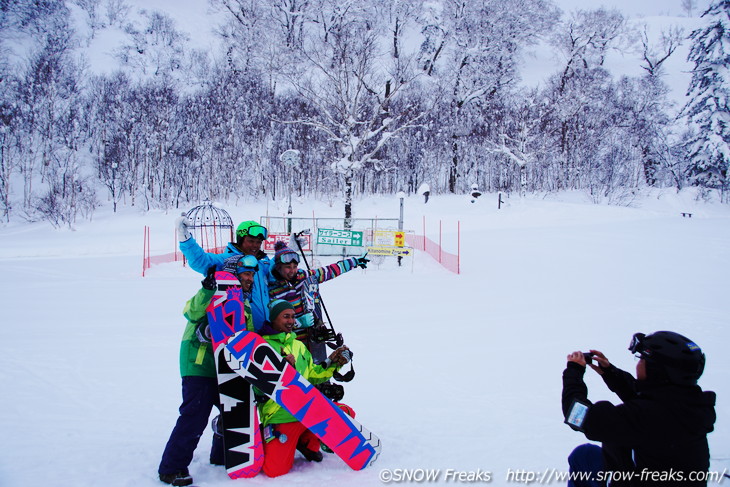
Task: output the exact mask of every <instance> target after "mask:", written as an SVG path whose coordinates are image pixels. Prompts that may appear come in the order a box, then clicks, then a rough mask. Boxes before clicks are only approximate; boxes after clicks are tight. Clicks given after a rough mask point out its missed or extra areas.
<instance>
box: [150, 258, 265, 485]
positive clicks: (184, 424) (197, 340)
mask: <svg viewBox="0 0 730 487" xmlns="http://www.w3.org/2000/svg"><path fill="white" fill-rule="evenodd" d="M223 270H224V271H228V272H231V273H233V274H235V275H236V276H238V280H239V281H240V283H241V290H242V291H243V297H244V313H245V315H246V328H247V329H248V330H250V331H253V320H252V315H251V307H250V304H249V295H250V292H251V286H252V285H253V280H254V274H255V273H256V271H257V270H258V261H257V259H256V258H255V257H254V256H251V255H248V256H244V255H235V256H233V257H230V258H228V259H226V261H225V263H224V266H223ZM215 271H216V268H215V267H214V266H212V267H210V268H209V269H208V272H207V274H206V277H205V279H203V281H202V282H201V284H202V287H201V289H200V290H199V291H198V292H197V293H196V294H195V296H193V297H192V298H191V299H190V300H189V301H188V302H187V303H185V309H184V310H183V315H184V316H185V318H186V319H187V320H188V323H187V325H186V326H185V331H184V332H183V338H182V343H181V344H180V375H181V376H182V397H183V401H182V404H181V405H180V416H179V417H178V419H177V422H176V423H175V427H174V428H173V430H172V433H171V434H170V439H169V440H168V442H167V445H166V446H165V451H164V452H163V453H162V460H161V462H160V466H159V468H158V473H159V476H160V480H161V481H162V482H164V483H166V484H171V485H175V486H184V485H190V484H192V483H193V479H192V477H191V476H190V472H189V471H188V466H189V465H190V462H191V461H192V460H193V452H194V451H195V448H196V447H197V446H198V441H199V440H200V436H201V435H202V434H203V431H205V427H206V425H207V424H208V418H209V417H210V412H211V411H212V409H213V406H216V407H217V408H218V410H220V408H221V406H220V403H219V398H218V380H217V377H216V368H215V357H214V354H213V347H212V345H211V341H210V327H209V326H208V316H207V312H206V309H207V307H208V304H209V303H210V300H211V298H212V297H213V294H214V293H215V290H216V280H215ZM223 455H224V448H223V438H222V437H221V436H219V435H213V445H212V447H211V450H210V463H212V464H214V465H223V464H224V456H223Z"/></svg>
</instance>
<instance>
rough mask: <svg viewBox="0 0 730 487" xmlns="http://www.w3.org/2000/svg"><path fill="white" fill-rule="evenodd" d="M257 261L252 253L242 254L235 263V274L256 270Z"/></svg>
mask: <svg viewBox="0 0 730 487" xmlns="http://www.w3.org/2000/svg"><path fill="white" fill-rule="evenodd" d="M258 270H259V261H258V260H257V259H256V257H254V256H253V255H244V256H243V257H242V258H241V260H239V261H238V264H236V274H240V273H241V272H257V271H258Z"/></svg>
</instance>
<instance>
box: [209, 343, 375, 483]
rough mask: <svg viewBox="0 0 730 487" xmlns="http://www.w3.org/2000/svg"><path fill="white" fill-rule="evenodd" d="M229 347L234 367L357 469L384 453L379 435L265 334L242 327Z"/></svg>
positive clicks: (226, 355) (228, 351) (228, 344)
mask: <svg viewBox="0 0 730 487" xmlns="http://www.w3.org/2000/svg"><path fill="white" fill-rule="evenodd" d="M223 353H224V354H225V360H226V361H227V362H228V365H229V367H230V368H231V370H233V371H234V372H235V373H237V374H239V375H240V376H242V377H243V378H245V379H246V380H247V381H248V382H249V383H250V384H251V385H252V386H254V387H256V388H257V389H259V390H260V391H261V392H262V393H264V394H265V395H266V396H268V397H270V398H271V399H273V400H274V401H276V403H277V404H279V405H280V406H282V407H283V408H284V409H285V410H286V411H288V412H289V413H290V414H291V415H292V416H294V417H295V418H296V419H297V421H299V422H300V423H302V424H303V425H304V426H305V427H306V428H307V429H309V430H310V431H311V432H312V433H314V434H315V435H316V436H317V437H318V438H319V439H320V440H321V441H322V442H323V443H324V444H325V445H327V446H328V447H329V448H330V449H331V450H332V451H333V452H334V453H336V454H337V456H339V457H340V458H341V459H342V460H343V461H344V462H345V463H347V465H349V466H350V468H352V469H353V470H362V469H363V468H365V467H367V466H368V465H370V464H372V463H373V462H374V461H375V460H376V459H377V458H378V456H379V455H380V450H381V443H380V439H379V438H378V437H377V436H375V435H374V434H372V433H371V432H370V431H368V430H367V429H366V428H365V427H363V426H362V425H361V424H360V423H359V422H357V421H355V420H354V419H353V418H351V417H349V416H348V415H347V414H345V413H344V412H343V411H342V410H341V409H340V408H339V407H338V406H337V405H336V404H334V403H332V402H331V401H330V400H329V399H327V398H326V397H325V396H324V395H323V394H322V393H321V392H319V390H317V389H316V388H315V387H314V386H313V385H312V384H310V383H309V381H307V380H306V379H305V378H304V377H302V376H301V375H300V374H299V373H298V372H297V371H296V369H295V368H294V367H292V366H291V365H290V364H289V363H288V362H287V361H286V360H284V358H283V357H282V356H281V355H279V353H278V352H276V350H274V349H273V348H272V347H271V346H270V345H269V344H268V343H267V342H266V341H265V340H264V339H263V338H261V337H260V336H259V335H257V334H255V333H252V332H249V331H246V330H242V331H239V332H237V333H236V334H235V335H233V337H231V338H230V339H229V341H228V343H227V344H226V345H225V349H224V351H223Z"/></svg>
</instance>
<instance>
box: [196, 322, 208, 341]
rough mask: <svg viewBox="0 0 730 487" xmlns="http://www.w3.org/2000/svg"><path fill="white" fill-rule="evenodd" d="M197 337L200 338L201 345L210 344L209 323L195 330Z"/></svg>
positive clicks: (200, 325) (202, 324)
mask: <svg viewBox="0 0 730 487" xmlns="http://www.w3.org/2000/svg"><path fill="white" fill-rule="evenodd" d="M195 336H197V337H198V340H199V341H200V343H210V325H209V324H208V323H201V324H199V325H198V327H197V328H196V329H195Z"/></svg>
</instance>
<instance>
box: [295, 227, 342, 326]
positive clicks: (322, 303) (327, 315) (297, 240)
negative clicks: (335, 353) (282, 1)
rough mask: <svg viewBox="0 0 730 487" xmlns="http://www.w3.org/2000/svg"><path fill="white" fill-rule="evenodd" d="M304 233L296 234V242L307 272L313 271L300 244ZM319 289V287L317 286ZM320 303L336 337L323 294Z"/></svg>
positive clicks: (320, 296) (320, 294)
mask: <svg viewBox="0 0 730 487" xmlns="http://www.w3.org/2000/svg"><path fill="white" fill-rule="evenodd" d="M302 233H304V232H303V231H302V232H299V233H295V234H294V240H295V241H296V243H297V248H298V249H299V253H300V254H302V260H304V265H306V266H307V270H308V271H309V270H311V268H310V267H309V262H307V256H306V255H304V250H302V246H301V245H300V244H299V236H300V235H301V234H302ZM317 287H318V288H319V286H317ZM319 303H320V304H321V305H322V309H323V310H324V315H325V316H326V317H327V324H328V325H329V327H330V330H332V333H333V334H335V335H336V333H335V327H334V325H332V318H330V314H329V313H328V312H327V306H325V305H324V299H322V293H319Z"/></svg>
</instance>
